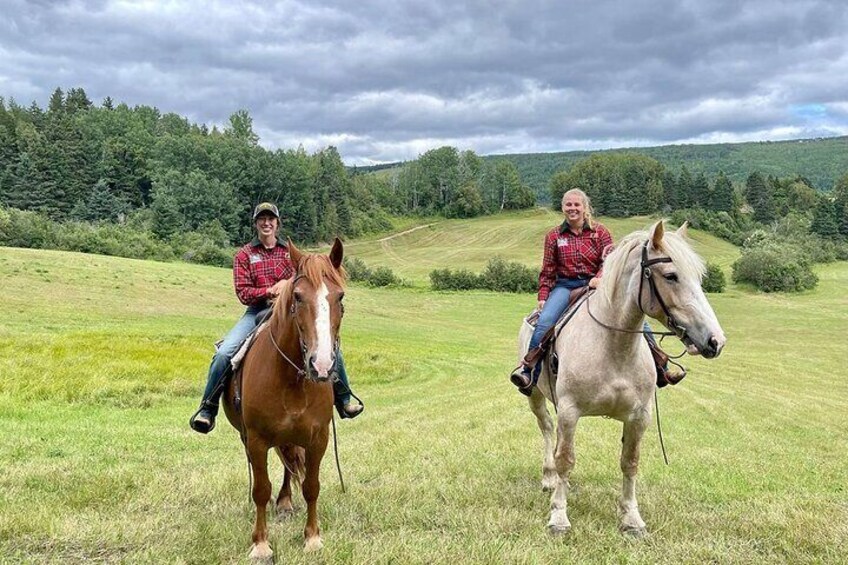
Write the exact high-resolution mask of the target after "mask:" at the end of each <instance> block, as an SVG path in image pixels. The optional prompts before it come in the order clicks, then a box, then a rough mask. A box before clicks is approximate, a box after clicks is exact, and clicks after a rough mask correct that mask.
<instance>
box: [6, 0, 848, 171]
mask: <svg viewBox="0 0 848 565" xmlns="http://www.w3.org/2000/svg"><path fill="white" fill-rule="evenodd" d="M0 4H2V7H3V10H2V11H0V96H3V97H5V98H7V99H8V98H10V97H14V98H15V100H17V101H18V102H19V103H22V104H28V103H29V102H30V101H32V100H36V101H37V102H38V103H39V104H40V105H42V106H46V104H47V100H48V98H49V96H50V93H51V92H52V91H53V89H54V88H55V87H57V86H61V87H62V88H63V89H65V90H66V89H67V88H69V87H75V86H81V87H83V88H84V89H85V90H86V92H87V93H88V95H89V97H90V98H92V99H93V100H95V101H97V102H99V101H101V100H102V99H103V98H104V97H106V96H111V97H112V98H113V99H114V100H116V101H124V102H127V103H128V104H131V105H134V104H149V105H155V106H157V107H158V108H159V109H160V110H162V111H163V112H177V113H179V114H182V115H185V116H187V117H189V119H191V120H192V121H195V122H203V123H207V124H210V125H211V124H224V123H226V122H227V119H228V116H229V115H230V114H231V113H232V112H233V111H235V110H237V109H239V108H245V109H247V110H248V111H249V112H250V113H251V115H252V116H253V119H254V127H255V129H256V131H257V133H258V134H259V135H260V137H261V143H262V144H263V145H265V146H266V147H269V148H276V147H284V148H287V147H296V146H297V145H303V146H304V147H305V148H307V149H309V150H312V149H317V148H320V147H323V146H326V145H335V146H337V147H338V148H339V150H340V152H341V154H342V156H343V157H344V159H345V161H346V162H347V163H349V164H368V163H378V162H386V161H396V160H402V159H409V158H414V157H416V156H417V155H418V154H420V153H422V152H424V151H426V150H427V149H430V148H433V147H438V146H440V145H445V144H448V145H454V146H457V147H459V148H461V149H466V148H470V149H474V150H475V151H477V152H478V153H480V154H491V153H515V152H547V151H568V150H574V149H594V148H608V147H623V146H634V145H660V144H668V143H708V142H723V141H746V140H761V139H771V140H776V139H789V138H798V137H818V136H834V135H848V2H845V1H844V0H833V1H824V0H822V1H816V0H813V1H805V0H791V1H786V2H782V1H775V0H768V1H766V0H753V1H742V0H729V1H726V0H697V1H689V0H686V1H682V0H621V1H619V2H606V1H599V0H592V1H582V0H580V1H574V0H560V1H548V2H540V1H523V2H514V1H504V2H483V1H467V2H462V1H459V0H428V1H426V2H423V1H417V2H404V1H401V0H357V1H350V0H339V1H337V2H335V1H327V2H320V1H317V0H314V1H302V2H298V1H284V2H270V1H268V2H237V1H220V2H215V1H199V0H198V1H138V2H136V1H129V0H127V1H110V0H79V1H61V0H33V1H29V2H26V1H22V0H0Z"/></svg>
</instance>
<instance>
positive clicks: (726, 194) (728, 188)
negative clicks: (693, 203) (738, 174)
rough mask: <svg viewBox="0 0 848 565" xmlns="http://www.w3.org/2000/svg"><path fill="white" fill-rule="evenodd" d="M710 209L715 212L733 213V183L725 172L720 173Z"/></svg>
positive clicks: (713, 191)
mask: <svg viewBox="0 0 848 565" xmlns="http://www.w3.org/2000/svg"><path fill="white" fill-rule="evenodd" d="M709 209H710V210H712V211H713V212H728V213H733V211H734V207H733V183H731V182H730V179H729V178H727V176H726V175H725V174H724V171H719V173H718V178H716V181H715V185H714V186H713V190H712V194H711V195H710V202H709Z"/></svg>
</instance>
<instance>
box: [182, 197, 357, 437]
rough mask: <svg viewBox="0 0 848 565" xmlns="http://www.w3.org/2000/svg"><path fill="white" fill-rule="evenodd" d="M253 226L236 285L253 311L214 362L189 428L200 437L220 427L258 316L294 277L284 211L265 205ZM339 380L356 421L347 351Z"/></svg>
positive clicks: (339, 392)
mask: <svg viewBox="0 0 848 565" xmlns="http://www.w3.org/2000/svg"><path fill="white" fill-rule="evenodd" d="M253 224H254V227H255V228H256V233H257V237H256V238H254V239H253V241H251V242H250V243H248V244H247V245H245V246H244V247H242V248H241V249H239V250H238V252H237V253H236V255H235V258H234V260H233V284H234V286H235V291H236V296H237V297H238V299H239V301H240V302H241V303H242V304H244V305H245V306H247V310H245V312H244V315H243V316H242V317H241V319H240V320H239V321H238V322H237V323H236V325H235V326H234V327H233V329H231V330H230V332H229V333H228V334H227V335H226V336H225V337H224V340H223V342H222V343H221V346H220V347H219V348H218V351H217V352H216V353H215V356H214V357H213V358H212V364H211V365H210V366H209V374H208V376H207V381H206V389H205V390H204V392H203V400H202V401H201V403H200V409H199V410H198V411H197V412H196V413H195V414H194V416H192V418H191V420H190V421H189V424H190V426H191V428H192V429H193V430H195V431H197V432H200V433H204V434H205V433H208V432H210V431H212V428H214V427H215V417H216V416H217V414H218V400H219V399H220V397H221V393H222V392H223V390H224V381H225V380H226V376H227V374H229V372H230V369H231V365H230V363H231V361H232V358H233V356H234V355H235V354H236V351H237V350H238V347H239V346H240V345H241V343H242V342H243V341H244V339H245V338H246V337H247V335H248V334H249V333H250V332H251V331H253V329H254V328H255V327H256V326H257V324H258V323H259V322H260V321H261V320H257V314H259V313H260V312H262V311H263V310H265V309H266V308H268V306H269V303H268V301H269V299H271V298H273V297H276V296H277V295H278V294H280V292H281V290H282V287H283V284H282V282H283V281H285V280H287V279H290V278H292V277H293V276H294V274H295V271H296V266H295V265H293V264H292V261H291V257H290V256H289V250H288V246H287V245H286V243H285V241H283V240H282V239H281V238H279V237H278V236H277V230H278V229H279V227H280V212H279V210H278V209H277V207H276V206H275V205H274V204H271V203H270V202H263V203H262V204H259V205H258V206H257V207H256V208H255V209H254V210H253ZM337 360H338V361H337V369H338V379H337V380H336V381H335V382H334V383H333V395H334V397H335V404H336V409H337V410H338V412H339V415H340V416H341V417H342V418H355V417H356V416H358V415H359V414H360V413H361V412H362V408H363V407H362V405H361V404H351V402H350V398H351V392H350V385H349V384H348V378H347V372H346V371H345V365H344V359H343V358H342V354H341V351H339V352H338V355H337Z"/></svg>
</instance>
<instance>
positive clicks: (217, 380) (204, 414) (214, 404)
mask: <svg viewBox="0 0 848 565" xmlns="http://www.w3.org/2000/svg"><path fill="white" fill-rule="evenodd" d="M213 366H214V365H213ZM231 372H232V371H231V370H229V369H228V370H225V371H224V372H223V373H222V374H220V375H218V374H217V373H215V372H213V371H210V373H212V374H210V375H209V382H207V384H206V390H205V391H204V393H203V400H201V401H200V408H198V410H197V412H195V413H194V415H193V416H192V417H191V419H190V420H189V422H188V425H189V426H191V429H193V430H194V431H196V432H199V433H201V434H208V433H209V432H211V431H212V430H213V429H215V418H216V417H217V416H218V406H219V404H218V401H219V400H220V399H221V393H223V392H224V384H225V383H226V381H227V376H229V374H230V373H231Z"/></svg>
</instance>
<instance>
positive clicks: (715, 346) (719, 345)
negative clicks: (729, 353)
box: [698, 336, 725, 359]
mask: <svg viewBox="0 0 848 565" xmlns="http://www.w3.org/2000/svg"><path fill="white" fill-rule="evenodd" d="M724 341H725V340H724V338H723V337H722V338H721V339H719V338H717V337H716V336H710V339H708V340H707V343H706V344H705V345H704V346H703V347H699V348H698V349H699V350H700V352H701V355H703V356H704V358H705V359H714V358H716V357H718V356H719V354H720V353H721V350H722V349H723V348H724Z"/></svg>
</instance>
